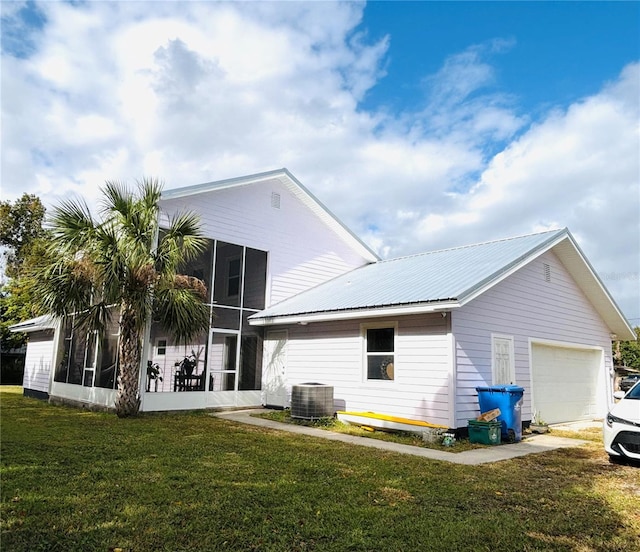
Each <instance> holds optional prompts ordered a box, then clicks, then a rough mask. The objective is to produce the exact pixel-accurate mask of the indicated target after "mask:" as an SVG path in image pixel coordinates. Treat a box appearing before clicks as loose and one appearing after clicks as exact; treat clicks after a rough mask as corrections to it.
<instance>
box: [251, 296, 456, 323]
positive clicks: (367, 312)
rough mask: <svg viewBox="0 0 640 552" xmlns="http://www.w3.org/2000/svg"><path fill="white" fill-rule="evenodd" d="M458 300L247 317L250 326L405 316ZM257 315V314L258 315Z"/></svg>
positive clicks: (448, 307)
mask: <svg viewBox="0 0 640 552" xmlns="http://www.w3.org/2000/svg"><path fill="white" fill-rule="evenodd" d="M460 306H461V305H460V303H459V302H458V301H445V302H434V303H420V304H413V305H390V306H383V307H376V308H367V309H348V310H341V311H331V312H313V313H300V314H289V315H284V316H267V317H263V318H260V317H258V318H249V324H250V325H251V326H284V325H290V324H301V325H305V324H310V323H313V322H333V321H339V320H356V319H357V320H360V319H363V318H383V317H396V316H406V315H411V314H429V313H434V312H442V313H446V312H448V311H451V310H455V309H457V308H459V307H460ZM258 316H259V315H258Z"/></svg>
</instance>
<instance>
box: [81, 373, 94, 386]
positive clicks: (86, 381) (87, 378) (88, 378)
mask: <svg viewBox="0 0 640 552" xmlns="http://www.w3.org/2000/svg"><path fill="white" fill-rule="evenodd" d="M82 385H84V386H85V387H93V370H85V371H84V378H83V380H82Z"/></svg>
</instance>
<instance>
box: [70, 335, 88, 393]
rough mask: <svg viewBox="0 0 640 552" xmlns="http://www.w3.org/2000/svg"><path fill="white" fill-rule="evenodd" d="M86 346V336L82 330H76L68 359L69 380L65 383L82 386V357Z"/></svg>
mask: <svg viewBox="0 0 640 552" xmlns="http://www.w3.org/2000/svg"><path fill="white" fill-rule="evenodd" d="M86 346H87V335H86V334H85V333H84V332H82V330H79V331H78V330H76V331H75V332H74V334H73V339H72V340H71V354H70V358H69V379H68V380H67V383H73V384H76V385H82V374H83V372H84V357H85V352H86Z"/></svg>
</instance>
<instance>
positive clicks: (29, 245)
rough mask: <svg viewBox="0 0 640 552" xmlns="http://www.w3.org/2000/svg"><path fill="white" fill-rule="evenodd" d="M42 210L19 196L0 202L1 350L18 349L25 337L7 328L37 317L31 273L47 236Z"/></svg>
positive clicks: (35, 201)
mask: <svg viewBox="0 0 640 552" xmlns="http://www.w3.org/2000/svg"><path fill="white" fill-rule="evenodd" d="M45 212H46V210H45V207H44V205H43V204H42V202H41V201H40V199H39V198H38V197H37V196H35V195H31V194H26V193H25V194H23V195H22V197H21V198H19V199H17V200H16V201H15V203H13V204H12V203H11V202H9V201H2V202H0V246H3V247H4V251H3V256H4V259H5V269H6V276H8V280H6V281H5V282H4V283H3V285H2V288H0V339H2V348H3V349H5V350H6V349H18V348H20V347H21V346H22V345H24V343H25V342H26V336H25V334H21V333H17V334H16V333H12V332H10V331H9V326H11V325H12V324H16V323H17V322H21V321H22V320H25V319H28V318H32V317H34V316H37V315H38V314H41V313H40V312H38V310H37V306H36V303H35V301H34V291H33V278H32V275H33V271H34V269H35V267H36V266H37V265H38V264H39V263H40V261H41V259H42V258H43V253H44V250H45V248H46V242H47V239H48V238H49V234H48V233H47V231H46V230H45V229H44V228H43V222H44V217H45Z"/></svg>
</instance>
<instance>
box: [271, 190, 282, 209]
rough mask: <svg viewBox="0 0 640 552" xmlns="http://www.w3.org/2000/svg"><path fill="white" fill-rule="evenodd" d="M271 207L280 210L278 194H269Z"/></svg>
mask: <svg viewBox="0 0 640 552" xmlns="http://www.w3.org/2000/svg"><path fill="white" fill-rule="evenodd" d="M271 207H273V208H274V209H280V194H279V193H278V192H271Z"/></svg>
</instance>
